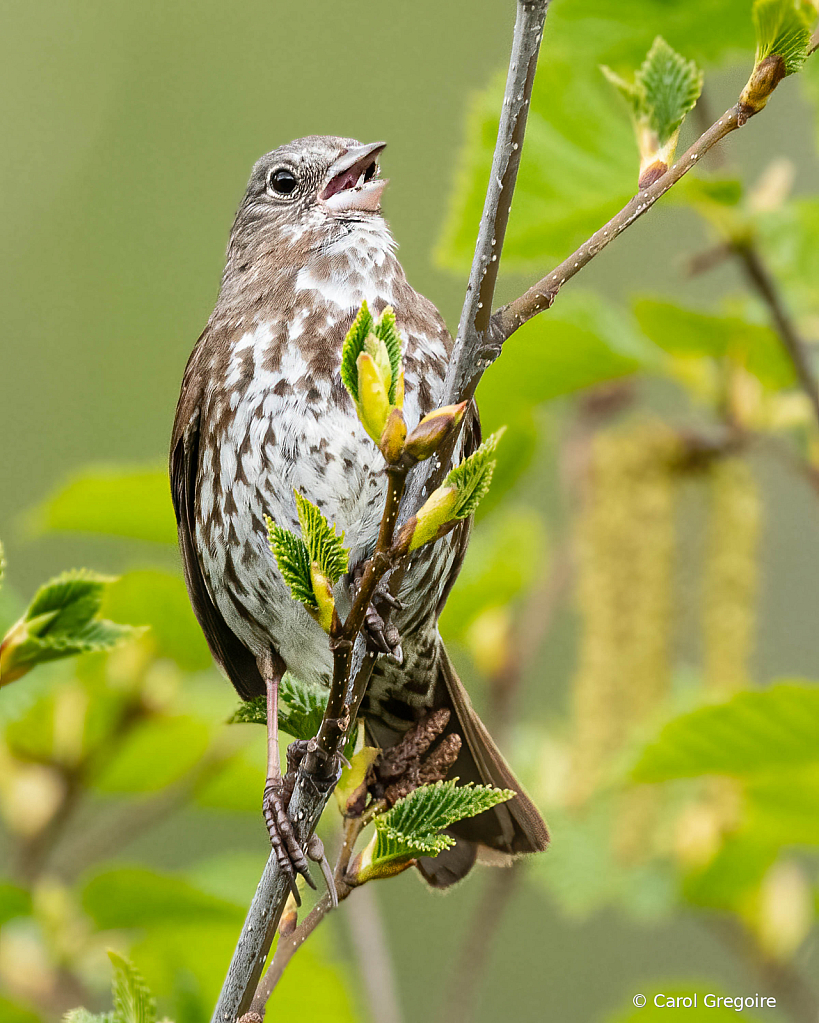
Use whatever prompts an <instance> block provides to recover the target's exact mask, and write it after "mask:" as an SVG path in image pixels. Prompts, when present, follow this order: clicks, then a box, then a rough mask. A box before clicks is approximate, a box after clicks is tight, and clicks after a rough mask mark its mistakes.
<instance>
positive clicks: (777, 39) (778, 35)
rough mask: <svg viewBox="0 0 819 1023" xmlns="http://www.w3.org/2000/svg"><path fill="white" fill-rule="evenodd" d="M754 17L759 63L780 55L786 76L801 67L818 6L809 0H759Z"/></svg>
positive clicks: (755, 6) (806, 52) (755, 5)
mask: <svg viewBox="0 0 819 1023" xmlns="http://www.w3.org/2000/svg"><path fill="white" fill-rule="evenodd" d="M752 17H753V20H754V30H755V32H756V57H755V62H756V63H757V64H759V63H760V61H763V60H764V59H765V58H766V57H772V56H777V57H780V58H781V59H782V62H783V63H784V65H785V75H793V74H795V73H796V72H797V71H799V70H800V68H801V67H802V65H803V64H804V63H805V60H806V59H807V56H808V46H809V43H810V33H811V26H812V24H813V22H814V20H815V19H816V9H815V8H814V6H813V5H812V4H811V3H809V2H808V0H756V2H755V3H754V6H753V12H752Z"/></svg>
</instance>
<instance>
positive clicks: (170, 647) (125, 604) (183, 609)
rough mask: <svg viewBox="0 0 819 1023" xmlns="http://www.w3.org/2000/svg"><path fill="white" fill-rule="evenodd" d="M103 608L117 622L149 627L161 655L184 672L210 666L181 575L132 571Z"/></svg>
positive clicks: (114, 587) (107, 597)
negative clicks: (169, 659)
mask: <svg viewBox="0 0 819 1023" xmlns="http://www.w3.org/2000/svg"><path fill="white" fill-rule="evenodd" d="M102 606H103V610H104V612H105V614H106V617H108V618H111V619H113V620H114V621H117V622H123V623H125V624H128V625H135V626H148V627H149V628H150V633H149V639H150V641H151V643H152V645H153V648H154V650H155V652H156V653H157V655H158V656H160V657H169V658H171V660H173V661H175V662H176V663H177V664H178V665H179V667H180V668H181V669H182V670H183V671H204V670H205V669H206V668H209V667H210V665H211V663H212V661H211V656H210V651H209V650H208V647H207V643H206V642H205V638H204V636H203V635H202V630H201V629H200V628H199V625H198V623H197V621H196V618H195V617H194V614H193V611H192V609H191V604H190V600H189V598H188V592H187V589H186V588H185V584H184V582H183V581H182V579H181V578H180V577H179V576H178V575H173V574H171V573H170V572H165V571H163V570H161V569H144V570H141V571H135V572H128V573H126V574H125V575H124V576H122V577H121V578H120V579H118V580H117V581H116V582H114V583H112V584H111V585H110V586H109V587H108V588H107V590H106V593H105V597H104V600H103V605H102Z"/></svg>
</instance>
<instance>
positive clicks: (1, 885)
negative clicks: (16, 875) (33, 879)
mask: <svg viewBox="0 0 819 1023" xmlns="http://www.w3.org/2000/svg"><path fill="white" fill-rule="evenodd" d="M30 913H31V894H30V893H29V892H28V891H26V889H25V888H20V887H19V886H18V885H16V884H10V883H9V882H8V881H2V882H0V925H2V924H4V923H6V922H7V921H8V920H13V919H14V918H15V917H16V916H28V915H29V914H30Z"/></svg>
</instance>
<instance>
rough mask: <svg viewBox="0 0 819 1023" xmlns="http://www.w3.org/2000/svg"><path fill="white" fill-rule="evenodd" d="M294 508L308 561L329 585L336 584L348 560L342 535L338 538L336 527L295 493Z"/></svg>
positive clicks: (305, 499)
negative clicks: (328, 581)
mask: <svg viewBox="0 0 819 1023" xmlns="http://www.w3.org/2000/svg"><path fill="white" fill-rule="evenodd" d="M296 508H297V509H298V515H299V524H300V525H301V535H302V537H303V538H304V542H305V544H306V545H307V552H308V555H309V557H310V561H311V562H315V563H316V564H317V565H318V567H319V571H320V572H321V574H322V575H324V576H326V577H327V578H328V579H329V580H330V582H331V583H337V582H338V580H339V579H340V578H341V577H342V576H343V575H344V573H345V572H346V571H347V562H348V560H349V552H348V551H347V550H346V549H345V547H344V534H343V533H342V534H341V536H338V535H337V533H336V527H335V526H334V525H333V526H331V525H330V524H329V522H328V521H327V519H326V518H325V517H324V516H323V515H322V514H321V512H320V511H319V510H318V508H317V507H316V506H315V505H314V504H311V503H310V501H308V500H307V498H306V497H302V495H301V494H299V493H296Z"/></svg>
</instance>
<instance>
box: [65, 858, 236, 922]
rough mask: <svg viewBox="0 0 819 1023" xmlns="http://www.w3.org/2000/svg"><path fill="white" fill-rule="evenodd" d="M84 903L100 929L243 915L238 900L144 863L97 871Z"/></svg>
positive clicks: (84, 895) (83, 898) (228, 919)
mask: <svg viewBox="0 0 819 1023" xmlns="http://www.w3.org/2000/svg"><path fill="white" fill-rule="evenodd" d="M82 905H83V909H84V911H85V912H86V913H87V914H88V915H89V916H90V917H91V919H92V920H93V921H94V923H95V924H96V925H97V927H99V928H100V929H101V930H117V929H121V928H126V927H152V926H155V925H156V924H158V923H163V922H174V921H178V922H188V923H193V922H200V923H205V922H208V921H222V920H224V921H240V920H241V919H242V916H243V910H242V907H241V905H239V904H236V903H233V902H229V901H227V900H226V899H220V898H217V897H216V896H214V895H210V894H208V893H207V892H203V891H200V890H199V889H198V888H196V887H194V886H193V885H192V884H189V883H188V882H187V881H186V880H185V879H184V878H183V877H179V876H176V875H172V874H160V873H157V872H155V871H152V870H147V869H145V868H143V867H119V868H115V869H113V870H106V871H103V872H102V873H99V874H96V875H95V876H94V877H92V878H91V879H90V880H89V881H88V882H87V883H86V885H85V887H84V889H83V892H82Z"/></svg>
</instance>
